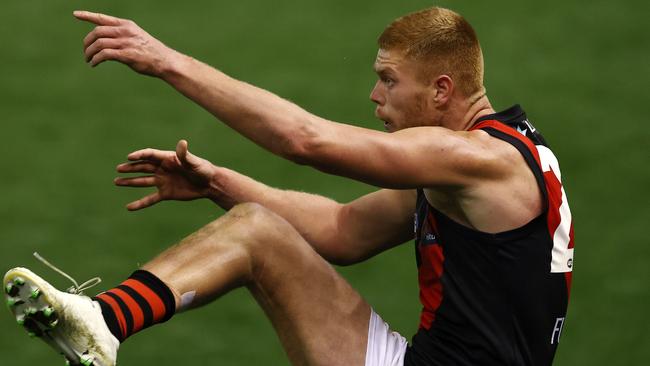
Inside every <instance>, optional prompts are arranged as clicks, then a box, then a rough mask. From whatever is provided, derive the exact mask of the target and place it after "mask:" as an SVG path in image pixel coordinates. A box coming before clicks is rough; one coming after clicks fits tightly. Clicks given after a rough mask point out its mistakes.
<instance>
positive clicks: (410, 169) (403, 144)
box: [306, 124, 499, 189]
mask: <svg viewBox="0 0 650 366" xmlns="http://www.w3.org/2000/svg"><path fill="white" fill-rule="evenodd" d="M316 136H317V137H316V138H314V139H313V141H314V142H313V144H312V145H311V146H310V147H308V148H306V150H307V152H306V155H307V156H308V158H309V159H308V164H310V165H313V166H314V167H316V168H318V169H320V170H322V171H325V172H328V173H331V174H336V175H342V176H346V177H349V178H352V179H355V180H359V181H362V182H366V183H369V184H372V185H375V186H378V187H383V188H392V189H413V188H422V187H436V186H465V185H469V184H471V182H472V181H473V180H475V179H476V178H480V179H483V178H486V177H489V176H496V175H498V170H499V167H498V165H499V163H498V159H496V158H495V154H494V151H493V150H491V149H490V146H489V143H486V141H487V140H486V138H485V137H483V136H482V135H480V132H478V133H477V132H464V131H460V132H459V131H451V130H448V129H446V128H442V127H414V128H407V129H404V130H401V131H397V132H394V133H383V132H379V131H374V130H369V129H364V128H359V127H354V126H349V125H343V124H333V125H332V128H331V129H327V130H325V131H323V133H322V134H317V135H316Z"/></svg>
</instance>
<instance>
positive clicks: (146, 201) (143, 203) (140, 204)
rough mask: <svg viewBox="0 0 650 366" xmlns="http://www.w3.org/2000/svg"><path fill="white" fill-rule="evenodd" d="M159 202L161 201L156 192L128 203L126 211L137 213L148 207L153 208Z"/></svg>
mask: <svg viewBox="0 0 650 366" xmlns="http://www.w3.org/2000/svg"><path fill="white" fill-rule="evenodd" d="M160 201H162V198H161V197H160V194H159V193H158V192H155V193H152V194H150V195H148V196H145V197H142V198H140V199H139V200H137V201H133V202H131V203H129V204H128V205H126V209H127V210H129V211H137V210H141V209H143V208H147V207H149V206H153V205H155V204H156V203H158V202H160Z"/></svg>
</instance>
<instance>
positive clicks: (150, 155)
mask: <svg viewBox="0 0 650 366" xmlns="http://www.w3.org/2000/svg"><path fill="white" fill-rule="evenodd" d="M173 154H174V153H173V152H171V151H162V150H157V149H151V148H146V149H142V150H137V151H134V152H132V153H130V154H129V155H128V156H127V159H129V160H131V161H135V160H149V161H152V162H154V163H160V162H161V161H162V160H164V159H166V158H168V157H170V156H173Z"/></svg>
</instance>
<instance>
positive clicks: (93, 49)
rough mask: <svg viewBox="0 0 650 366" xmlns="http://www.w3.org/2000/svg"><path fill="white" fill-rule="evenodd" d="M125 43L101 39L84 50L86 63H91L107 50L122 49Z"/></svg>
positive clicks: (112, 39) (111, 39) (113, 39)
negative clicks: (96, 56)
mask: <svg viewBox="0 0 650 366" xmlns="http://www.w3.org/2000/svg"><path fill="white" fill-rule="evenodd" d="M123 42H124V41H122V40H119V39H115V38H99V39H97V40H96V41H95V42H93V43H92V44H91V45H90V46H89V47H87V48H86V49H84V55H85V56H86V62H90V61H91V60H92V59H93V58H94V57H95V55H96V54H98V53H99V52H101V51H102V50H105V49H114V50H117V49H121V48H122V44H123Z"/></svg>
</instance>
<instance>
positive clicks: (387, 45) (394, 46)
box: [378, 7, 484, 97]
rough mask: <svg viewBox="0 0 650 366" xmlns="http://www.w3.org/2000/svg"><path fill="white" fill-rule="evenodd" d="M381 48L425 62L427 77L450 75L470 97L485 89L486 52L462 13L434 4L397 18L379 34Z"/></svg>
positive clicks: (459, 88)
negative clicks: (396, 51) (484, 55)
mask: <svg viewBox="0 0 650 366" xmlns="http://www.w3.org/2000/svg"><path fill="white" fill-rule="evenodd" d="M378 43H379V48H381V49H384V50H387V51H390V50H398V51H401V52H404V54H405V56H406V57H408V58H410V59H413V60H416V61H419V62H422V63H423V65H424V69H423V70H422V71H423V76H424V77H425V78H426V80H430V79H431V77H435V76H438V75H442V74H445V75H449V76H450V77H451V78H452V80H454V82H455V85H456V87H457V88H458V90H460V92H461V93H462V94H463V95H464V96H466V97H470V96H472V95H474V94H476V93H479V92H483V90H484V89H483V53H482V52H481V46H480V44H479V42H478V38H477V37H476V32H474V29H473V28H472V26H471V25H470V24H469V23H468V22H467V21H466V20H465V18H463V17H462V16H460V15H459V14H457V13H455V12H453V11H451V10H449V9H444V8H439V7H432V8H428V9H424V10H420V11H417V12H414V13H411V14H407V15H405V16H403V17H400V18H397V19H395V20H394V21H393V22H392V23H390V24H389V25H388V27H386V29H385V30H384V32H383V33H382V34H381V36H379V40H378Z"/></svg>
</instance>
